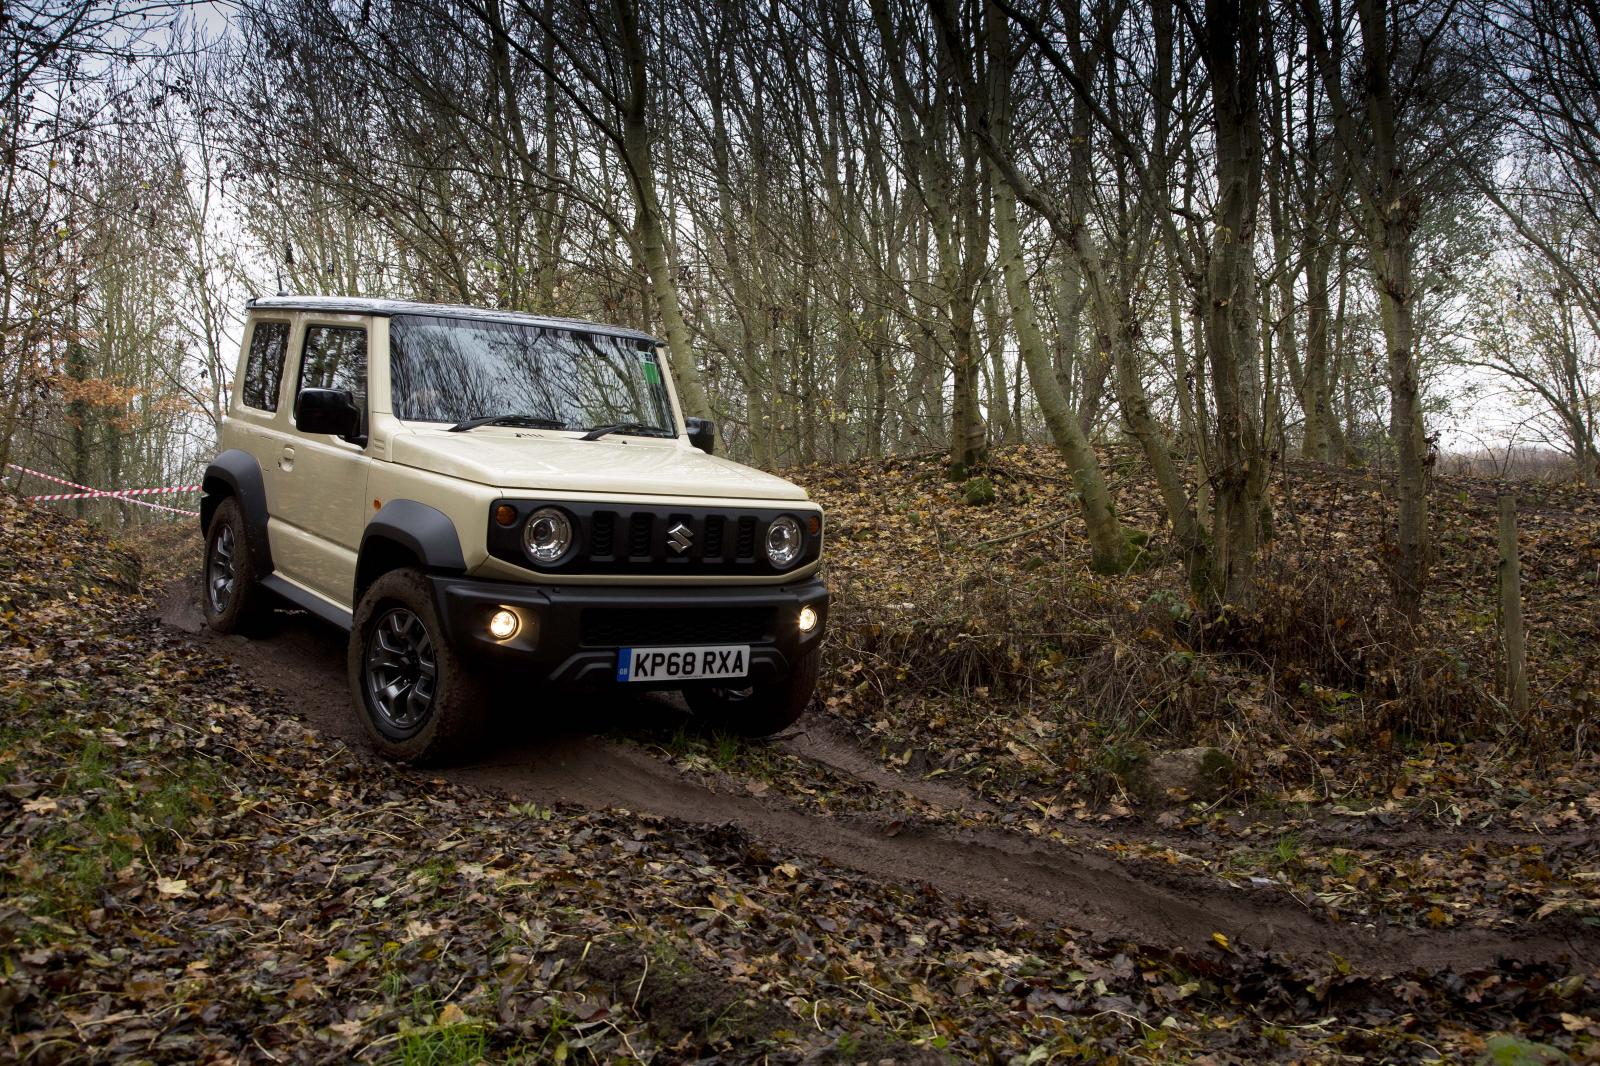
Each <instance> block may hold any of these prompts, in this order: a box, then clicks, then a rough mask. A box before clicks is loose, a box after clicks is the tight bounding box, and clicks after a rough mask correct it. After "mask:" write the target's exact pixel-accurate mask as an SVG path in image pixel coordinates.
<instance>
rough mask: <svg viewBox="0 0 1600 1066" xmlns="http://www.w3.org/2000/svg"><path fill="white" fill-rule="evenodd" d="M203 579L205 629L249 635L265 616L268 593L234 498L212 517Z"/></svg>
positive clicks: (203, 567)
mask: <svg viewBox="0 0 1600 1066" xmlns="http://www.w3.org/2000/svg"><path fill="white" fill-rule="evenodd" d="M200 575H201V589H200V610H201V611H202V613H203V614H204V615H205V620H206V625H208V626H210V627H211V628H212V629H213V630H214V631H216V632H218V633H239V632H243V631H246V630H248V629H249V628H250V627H251V625H252V623H254V622H256V621H258V620H259V619H260V617H261V615H262V614H263V613H264V612H265V605H264V601H265V599H266V597H267V591H266V590H265V589H263V588H262V587H261V585H260V583H259V581H258V580H257V576H256V568H255V563H254V562H253V561H252V560H251V558H250V534H249V532H248V531H247V530H246V529H245V524H244V512H243V511H242V510H240V508H239V501H238V500H237V499H235V498H234V497H232V496H229V497H228V498H227V499H225V500H223V501H222V503H220V504H219V505H218V506H217V510H216V513H215V514H213V515H212V516H211V525H210V527H209V528H207V529H206V552H205V559H204V562H202V563H201V567H200Z"/></svg>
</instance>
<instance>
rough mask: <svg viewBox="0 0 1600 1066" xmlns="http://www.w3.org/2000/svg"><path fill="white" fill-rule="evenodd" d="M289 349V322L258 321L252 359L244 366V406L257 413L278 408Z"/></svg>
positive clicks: (251, 341)
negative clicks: (285, 354)
mask: <svg viewBox="0 0 1600 1066" xmlns="http://www.w3.org/2000/svg"><path fill="white" fill-rule="evenodd" d="M288 349H289V323H287V322H257V323H256V328H255V332H253V333H252V334H250V358H249V359H247V360H245V364H244V397H243V398H244V405H245V406H246V407H254V408H255V409H256V410H257V411H276V410H277V409H278V383H279V382H281V381H282V380H283V355H284V353H285V352H286V351H288Z"/></svg>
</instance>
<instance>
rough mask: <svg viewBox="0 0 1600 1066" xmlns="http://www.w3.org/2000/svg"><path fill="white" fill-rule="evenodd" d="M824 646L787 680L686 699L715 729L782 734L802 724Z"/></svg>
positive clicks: (710, 690)
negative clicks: (793, 726)
mask: <svg viewBox="0 0 1600 1066" xmlns="http://www.w3.org/2000/svg"><path fill="white" fill-rule="evenodd" d="M821 657H822V648H821V646H820V645H813V646H812V648H811V650H810V651H808V652H806V653H805V654H803V655H801V656H800V658H799V659H797V660H795V663H794V666H793V667H791V668H790V670H789V673H788V674H787V675H786V676H785V677H781V678H779V679H778V680H776V681H769V682H766V683H764V684H760V685H751V686H749V687H747V688H742V689H735V688H720V687H715V686H706V687H704V688H699V687H697V688H688V689H684V690H683V698H684V701H685V702H686V703H688V704H689V709H690V710H691V711H693V712H694V713H695V717H696V718H700V719H703V720H704V721H705V722H706V724H707V725H709V726H711V727H712V728H713V729H725V730H727V731H728V732H730V733H738V734H740V735H742V736H747V737H765V736H771V735H772V734H773V733H781V732H782V731H783V730H785V729H788V728H789V727H790V726H792V725H794V724H795V722H797V721H799V720H800V716H801V715H802V714H804V713H805V710H806V707H807V706H808V705H809V704H810V703H811V696H812V693H814V692H815V691H816V688H817V665H818V663H819V661H820V660H821Z"/></svg>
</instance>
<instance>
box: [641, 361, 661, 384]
mask: <svg viewBox="0 0 1600 1066" xmlns="http://www.w3.org/2000/svg"><path fill="white" fill-rule="evenodd" d="M644 379H645V380H646V381H648V382H649V383H650V384H652V385H659V384H661V368H660V367H659V366H657V365H656V361H655V360H654V359H646V360H644Z"/></svg>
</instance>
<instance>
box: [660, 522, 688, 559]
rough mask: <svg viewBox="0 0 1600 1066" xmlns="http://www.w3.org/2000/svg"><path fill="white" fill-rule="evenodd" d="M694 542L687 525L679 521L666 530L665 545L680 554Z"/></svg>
mask: <svg viewBox="0 0 1600 1066" xmlns="http://www.w3.org/2000/svg"><path fill="white" fill-rule="evenodd" d="M693 544H694V534H693V533H691V532H689V527H688V526H686V525H684V524H683V523H682V522H679V523H678V524H677V525H675V526H673V527H672V528H671V529H669V530H667V547H669V548H671V549H672V550H673V551H675V552H677V553H678V554H679V555H682V554H683V553H684V552H686V551H688V550H689V548H690V547H691V546H692V545H693Z"/></svg>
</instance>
